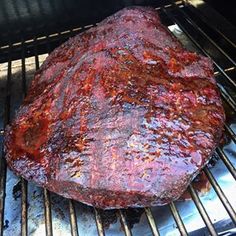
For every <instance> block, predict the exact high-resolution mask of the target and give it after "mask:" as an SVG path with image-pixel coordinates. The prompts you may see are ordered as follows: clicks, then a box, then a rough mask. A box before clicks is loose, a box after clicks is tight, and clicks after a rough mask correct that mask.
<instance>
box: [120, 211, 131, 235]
mask: <svg viewBox="0 0 236 236" xmlns="http://www.w3.org/2000/svg"><path fill="white" fill-rule="evenodd" d="M118 213H119V215H120V219H121V225H122V226H123V228H124V231H125V236H132V232H131V230H130V228H129V225H128V223H127V221H126V217H125V213H124V212H123V210H122V209H119V210H118Z"/></svg>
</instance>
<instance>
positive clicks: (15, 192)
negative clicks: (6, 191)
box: [12, 181, 21, 200]
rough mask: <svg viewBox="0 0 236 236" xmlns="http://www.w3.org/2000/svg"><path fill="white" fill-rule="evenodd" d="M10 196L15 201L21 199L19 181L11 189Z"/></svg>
mask: <svg viewBox="0 0 236 236" xmlns="http://www.w3.org/2000/svg"><path fill="white" fill-rule="evenodd" d="M12 194H13V197H14V199H15V200H17V199H18V198H19V197H21V181H19V182H18V183H17V184H16V185H15V186H14V187H13V189H12Z"/></svg>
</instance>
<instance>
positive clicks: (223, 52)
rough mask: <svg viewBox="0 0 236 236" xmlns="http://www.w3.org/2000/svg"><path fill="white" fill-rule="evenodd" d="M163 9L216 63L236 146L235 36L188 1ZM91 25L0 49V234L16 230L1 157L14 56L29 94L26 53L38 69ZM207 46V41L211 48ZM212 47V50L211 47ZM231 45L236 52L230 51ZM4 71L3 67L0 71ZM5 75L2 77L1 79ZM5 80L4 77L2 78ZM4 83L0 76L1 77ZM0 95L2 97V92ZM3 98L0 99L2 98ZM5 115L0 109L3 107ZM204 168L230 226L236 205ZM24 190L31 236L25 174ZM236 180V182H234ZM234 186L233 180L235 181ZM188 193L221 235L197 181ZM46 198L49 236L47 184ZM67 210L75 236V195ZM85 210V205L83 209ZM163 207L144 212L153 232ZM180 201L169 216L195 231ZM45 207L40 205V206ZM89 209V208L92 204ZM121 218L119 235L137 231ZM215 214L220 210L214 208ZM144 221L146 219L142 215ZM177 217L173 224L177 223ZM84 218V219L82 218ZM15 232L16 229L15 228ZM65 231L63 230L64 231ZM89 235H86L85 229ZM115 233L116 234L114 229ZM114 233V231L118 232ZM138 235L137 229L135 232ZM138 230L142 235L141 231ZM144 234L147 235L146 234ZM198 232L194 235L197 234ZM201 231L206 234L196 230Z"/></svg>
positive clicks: (98, 216) (224, 155)
mask: <svg viewBox="0 0 236 236" xmlns="http://www.w3.org/2000/svg"><path fill="white" fill-rule="evenodd" d="M156 10H157V11H158V12H159V14H160V16H161V18H163V20H164V22H165V21H166V22H169V25H172V26H177V29H179V30H181V35H184V37H185V38H186V39H187V43H190V44H191V45H193V46H194V48H195V50H198V51H200V52H201V53H203V54H205V55H206V56H208V57H211V58H212V60H213V63H214V67H215V76H216V79H217V85H218V87H219V89H220V91H221V95H222V99H223V101H224V103H225V109H226V113H227V115H228V116H227V122H226V123H225V131H226V134H227V137H228V139H229V140H230V141H231V143H232V145H234V146H233V147H234V148H235V144H236V134H235V127H236V126H233V125H235V123H236V122H235V120H234V119H233V117H234V115H235V113H236V102H235V100H236V94H235V93H234V91H235V89H236V82H235V80H234V79H233V77H232V75H235V73H236V69H235V66H236V62H235V60H234V58H233V55H234V54H233V52H234V51H235V44H234V43H233V42H232V41H231V39H230V38H229V37H228V36H226V35H225V34H224V33H223V32H221V31H220V30H219V29H216V28H215V27H214V26H212V25H211V24H210V23H209V22H206V21H205V18H204V16H202V15H201V14H200V11H199V10H197V9H196V8H195V7H193V6H192V5H190V4H189V3H184V2H183V3H182V2H179V3H178V4H168V5H165V6H163V7H159V8H156ZM92 26H93V25H88V26H85V27H79V28H74V29H69V30H67V31H64V32H58V33H56V34H53V35H47V36H45V37H41V38H35V39H33V40H28V41H25V42H21V43H15V44H13V45H12V44H9V45H6V46H4V47H1V48H0V52H1V56H0V61H1V62H6V61H7V63H8V64H7V74H6V78H5V82H4V83H5V84H4V86H3V88H4V91H5V96H4V97H3V99H4V106H3V111H2V113H3V117H1V116H0V118H2V122H1V123H0V125H1V126H0V129H1V132H0V138H1V148H2V154H1V155H2V156H1V159H0V171H1V175H0V229H1V231H0V234H1V235H12V233H8V231H7V221H6V219H5V218H4V217H5V214H6V212H7V211H9V209H7V208H6V207H5V201H6V200H5V195H6V196H8V195H9V194H11V193H10V192H8V191H6V180H7V169H6V163H5V160H4V158H3V156H4V151H3V144H2V140H3V134H4V128H5V126H6V124H7V123H8V122H9V121H10V118H11V117H12V110H14V108H12V106H13V107H15V105H14V104H13V102H14V101H12V92H13V89H12V78H13V75H12V70H13V67H12V62H13V60H15V59H19V58H20V60H21V78H22V80H21V84H20V87H21V88H20V91H21V94H22V98H23V97H24V96H25V95H26V91H27V82H28V81H27V72H26V58H28V57H29V56H34V63H35V68H36V69H38V68H39V65H40V60H39V55H41V54H42V53H45V52H50V51H51V49H52V48H55V47H56V46H57V45H59V44H61V43H62V42H63V41H65V40H66V39H67V38H68V37H70V36H73V35H75V34H77V33H78V32H81V31H83V30H84V29H87V28H90V27H92ZM211 35H214V36H218V37H220V38H221V39H222V40H221V41H220V42H218V41H216V40H215V39H214V37H212V36H211ZM222 41H223V42H224V45H226V46H225V48H226V49H225V48H224V47H223V46H222V45H223V44H222ZM205 45H208V46H207V47H206V46H205ZM209 48H210V50H209ZM212 48H214V50H216V51H217V55H220V56H219V57H218V56H217V57H216V56H214V52H215V51H214V52H212V51H211V49H212ZM231 50H232V52H231ZM0 72H1V71H0ZM0 79H1V78H0ZM2 81H3V80H2ZM0 82H1V80H0ZM0 99H1V97H0ZM3 99H2V100H3ZM2 100H0V101H2ZM0 114H1V110H0ZM215 155H216V156H218V157H219V158H220V160H222V163H220V164H222V166H223V167H225V168H227V171H228V172H229V173H230V174H231V176H232V177H233V178H234V180H233V181H235V180H236V170H235V167H234V163H233V162H234V160H235V156H234V157H230V156H229V152H228V151H226V150H225V148H224V147H221V146H220V147H218V148H217V149H216V152H215ZM204 173H205V174H206V176H207V178H208V180H209V182H210V184H211V186H212V187H213V190H214V191H215V193H216V195H217V196H218V198H219V204H223V206H224V208H225V210H226V211H227V213H228V218H229V219H231V222H230V223H229V225H228V228H227V229H229V228H233V227H235V225H236V213H235V209H236V204H235V202H234V204H233V203H232V200H230V199H228V198H227V196H228V194H226V193H225V192H224V188H223V187H222V186H221V185H220V184H219V182H218V179H217V178H216V177H214V175H213V173H212V169H211V168H210V166H207V167H205V168H204ZM20 183H21V184H20V192H21V219H20V220H21V222H20V228H21V229H19V231H20V232H19V231H18V232H16V235H22V236H27V235H31V234H30V233H31V232H29V230H28V228H29V225H28V221H29V214H28V210H29V208H28V204H30V201H29V198H28V192H29V188H28V183H27V181H26V180H24V179H23V178H20ZM234 184H235V183H234ZM234 186H235V185H234ZM188 192H189V193H190V196H191V200H192V203H193V204H194V207H195V208H197V210H198V212H199V214H200V216H201V218H202V220H203V222H204V224H205V229H204V233H205V232H206V229H207V231H208V233H210V234H211V235H217V233H219V231H223V229H219V227H216V226H217V224H216V223H217V222H213V220H212V217H211V216H210V215H209V214H208V210H207V208H206V206H205V204H204V201H203V199H202V197H201V196H200V195H199V193H198V192H197V190H196V189H195V187H194V185H192V184H191V185H190V186H189V188H188ZM42 194H43V203H44V222H45V223H44V232H45V233H44V234H45V235H47V236H52V235H57V234H53V232H54V228H53V224H54V222H53V214H52V196H51V194H50V192H49V191H48V190H46V189H43V191H42ZM67 203H68V205H67V209H68V215H69V222H70V228H71V235H72V236H78V235H79V230H80V227H81V224H79V225H78V222H79V221H78V217H79V214H82V212H79V211H78V207H77V205H76V204H77V203H76V202H74V201H73V200H68V201H67ZM80 209H81V208H80ZM161 209H162V208H157V209H156V208H153V209H150V208H145V209H144V213H145V214H144V215H145V217H146V223H147V224H148V225H149V227H150V235H151V234H152V235H155V236H158V235H162V234H164V233H163V232H166V231H164V230H163V225H161V224H160V221H159V218H158V217H156V214H154V213H156V212H158V215H161ZM179 209H180V208H179V205H178V202H172V203H171V204H169V215H168V217H169V218H172V219H173V222H172V225H175V226H176V227H177V229H178V231H176V230H175V231H173V232H175V233H176V234H181V235H188V234H191V231H190V230H191V229H189V228H187V227H186V222H185V219H183V217H182V211H180V210H179ZM181 209H182V208H181ZM41 210H42V209H41ZM90 210H91V209H90ZM92 211H93V215H94V219H95V222H96V227H97V234H98V235H99V236H103V235H105V233H106V227H105V226H104V219H103V217H102V216H103V211H101V210H99V209H96V208H92ZM116 214H117V217H118V218H119V219H120V223H121V228H122V229H123V231H120V234H121V235H126V236H131V235H132V233H133V234H134V232H133V229H132V227H131V226H132V225H131V223H130V220H129V218H130V217H128V214H127V210H123V209H122V210H118V211H116ZM215 214H218V212H216V211H215ZM144 221H145V220H144ZM174 222H175V223H174ZM82 223H83V222H82ZM12 232H13V231H12ZM32 235H39V234H32ZM63 235H64V234H63ZM86 235H87V234H86ZM110 235H113V234H110ZM114 235H115V234H114ZM135 235H136V234H135ZM140 235H144V234H143V233H141V234H140ZM145 235H146V234H145ZM195 235H196V234H195ZM198 235H203V234H198Z"/></svg>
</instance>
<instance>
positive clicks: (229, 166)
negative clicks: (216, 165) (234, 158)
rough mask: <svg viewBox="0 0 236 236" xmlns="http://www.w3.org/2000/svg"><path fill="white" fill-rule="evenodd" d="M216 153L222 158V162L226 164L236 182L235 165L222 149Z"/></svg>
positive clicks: (217, 149)
mask: <svg viewBox="0 0 236 236" xmlns="http://www.w3.org/2000/svg"><path fill="white" fill-rule="evenodd" d="M216 152H217V154H218V155H219V156H220V158H221V160H222V161H223V162H224V163H225V165H226V167H227V168H228V170H229V172H230V173H231V174H232V176H233V177H234V179H235V180H236V170H235V168H234V166H233V164H232V163H231V162H230V160H229V159H228V157H227V156H226V155H225V154H224V151H222V150H221V149H220V148H216Z"/></svg>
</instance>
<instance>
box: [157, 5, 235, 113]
mask: <svg viewBox="0 0 236 236" xmlns="http://www.w3.org/2000/svg"><path fill="white" fill-rule="evenodd" d="M161 10H162V12H164V14H165V15H167V17H168V18H169V19H171V20H172V21H173V22H176V23H177V25H178V26H179V27H180V28H181V29H182V31H183V32H184V33H185V34H186V35H187V36H188V38H189V39H190V40H191V41H192V42H193V43H194V45H195V46H196V47H197V48H198V49H199V50H200V51H201V52H203V53H204V54H205V55H206V56H207V57H209V58H211V59H212V61H213V64H214V65H215V66H216V68H217V69H218V70H219V72H220V73H221V74H222V75H224V77H225V78H227V80H228V81H229V82H230V83H231V84H232V85H233V86H234V87H235V88H236V82H235V81H234V80H233V79H232V78H230V76H228V75H227V74H226V73H225V71H224V69H222V68H221V66H219V65H218V63H216V62H215V60H213V58H212V57H211V56H210V55H209V53H208V52H207V51H206V50H205V49H204V48H202V47H201V46H200V44H199V43H198V42H197V41H196V40H195V39H194V38H193V37H192V36H191V35H190V34H189V33H188V31H187V30H186V29H185V27H184V26H183V25H182V24H181V23H180V22H179V20H178V19H177V18H176V17H175V16H174V15H173V14H172V13H171V12H170V11H167V10H166V9H161ZM222 92H223V93H225V92H226V91H224V90H223V91H222ZM227 97H231V96H230V95H229V94H227ZM232 100H233V99H232ZM233 101H234V100H233ZM234 109H235V106H234Z"/></svg>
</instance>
